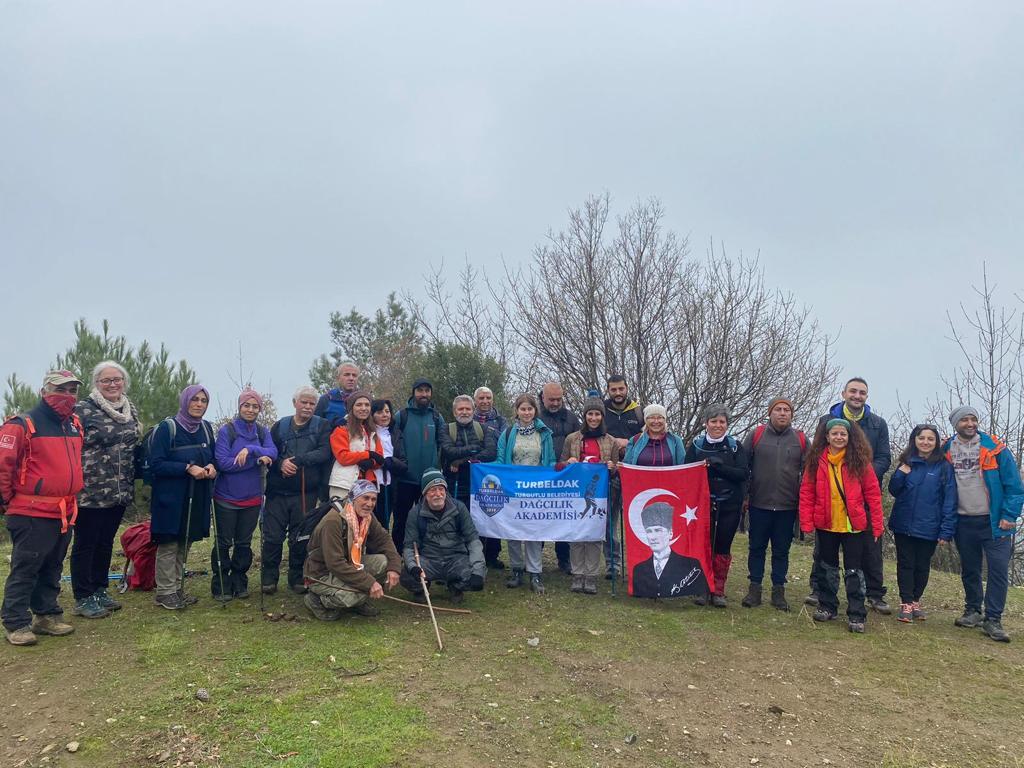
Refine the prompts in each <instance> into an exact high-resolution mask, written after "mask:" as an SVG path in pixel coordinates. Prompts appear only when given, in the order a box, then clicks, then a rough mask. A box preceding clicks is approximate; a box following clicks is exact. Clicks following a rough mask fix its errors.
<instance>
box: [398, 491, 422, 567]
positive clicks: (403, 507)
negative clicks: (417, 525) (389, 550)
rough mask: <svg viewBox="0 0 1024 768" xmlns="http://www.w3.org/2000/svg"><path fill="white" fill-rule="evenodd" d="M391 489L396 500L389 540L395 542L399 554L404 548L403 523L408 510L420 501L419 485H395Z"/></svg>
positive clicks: (407, 516)
mask: <svg viewBox="0 0 1024 768" xmlns="http://www.w3.org/2000/svg"><path fill="white" fill-rule="evenodd" d="M392 487H393V489H394V491H395V497H396V498H395V508H394V510H393V511H394V518H393V519H392V521H391V540H392V541H393V542H395V549H397V550H398V551H399V552H401V551H402V548H403V547H404V546H405V521H406V520H407V519H408V518H409V510H411V509H412V508H413V506H414V505H415V504H416V502H418V501H419V500H420V484H419V482H417V483H416V484H415V485H414V484H412V483H397V484H394V485H393V486H392Z"/></svg>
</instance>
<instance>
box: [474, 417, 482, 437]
mask: <svg viewBox="0 0 1024 768" xmlns="http://www.w3.org/2000/svg"><path fill="white" fill-rule="evenodd" d="M473 432H474V434H476V439H477V440H479V441H480V442H483V439H484V427H483V425H482V424H481V423H480V422H479V421H477V420H476V419H474V420H473Z"/></svg>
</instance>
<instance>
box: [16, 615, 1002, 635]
mask: <svg viewBox="0 0 1024 768" xmlns="http://www.w3.org/2000/svg"><path fill="white" fill-rule="evenodd" d="M996 623H998V622H996ZM32 631H33V632H35V633H36V634H37V635H53V636H54V637H63V636H64V635H70V634H71V633H72V632H74V631H75V628H74V627H73V626H71V625H70V624H67V623H66V622H63V621H61V620H60V615H59V614H52V613H48V614H45V615H42V616H40V615H39V614H36V615H35V616H33V617H32Z"/></svg>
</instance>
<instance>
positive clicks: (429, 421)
mask: <svg viewBox="0 0 1024 768" xmlns="http://www.w3.org/2000/svg"><path fill="white" fill-rule="evenodd" d="M421 386H430V382H429V381H427V380H426V379H416V381H414V382H413V385H412V392H411V393H410V395H409V400H408V402H407V403H406V406H405V408H402V409H401V410H400V411H399V412H398V413H396V414H395V424H396V425H398V429H399V430H400V431H401V440H402V452H403V453H404V454H405V463H406V465H407V467H408V469H407V470H406V472H405V474H404V475H402V476H401V477H398V478H397V479H398V481H399V482H402V483H411V484H415V485H417V486H418V485H419V484H420V478H422V477H423V473H424V472H426V471H427V470H428V469H440V462H439V461H438V456H439V452H440V450H441V448H442V447H443V446H444V445H445V444H446V443H447V442H448V440H449V438H448V427H447V425H446V424H445V421H444V419H443V418H442V417H441V414H439V413H438V412H437V409H436V408H435V407H434V403H433V402H431V403H429V404H428V405H427V406H426V407H424V408H421V407H420V406H418V405H416V398H415V396H414V395H415V392H416V387H421Z"/></svg>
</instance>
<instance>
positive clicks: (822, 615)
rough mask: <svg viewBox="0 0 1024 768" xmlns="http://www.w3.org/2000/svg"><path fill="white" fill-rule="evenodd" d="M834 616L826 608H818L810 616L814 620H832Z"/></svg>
mask: <svg viewBox="0 0 1024 768" xmlns="http://www.w3.org/2000/svg"><path fill="white" fill-rule="evenodd" d="M835 617H836V614H834V613H832V611H830V610H829V609H828V608H819V609H818V610H816V611H815V612H814V616H812V617H811V618H813V619H814V620H815V621H832V620H833V619H834V618H835Z"/></svg>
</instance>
